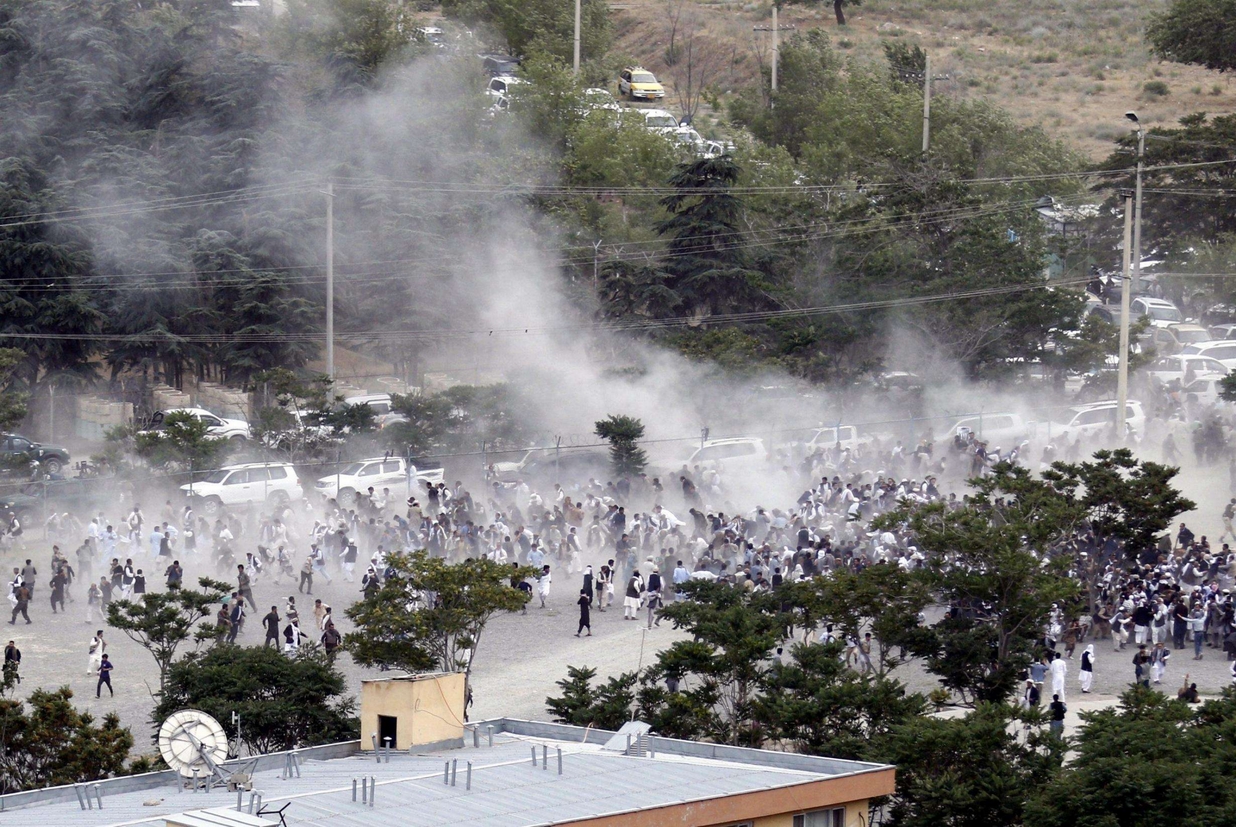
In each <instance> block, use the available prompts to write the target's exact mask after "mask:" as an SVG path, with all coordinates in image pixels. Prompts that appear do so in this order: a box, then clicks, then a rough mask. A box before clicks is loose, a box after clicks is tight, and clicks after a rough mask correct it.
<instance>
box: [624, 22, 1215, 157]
mask: <svg viewBox="0 0 1236 827" xmlns="http://www.w3.org/2000/svg"><path fill="white" fill-rule="evenodd" d="M1165 2H1166V0H1148V2H1134V0H1041V1H1040V2H1036V3H1032V4H1028V3H1025V2H1020V0H866V2H864V3H863V5H862V6H860V7H855V8H853V9H851V10H849V12H848V17H849V25H847V26H845V27H844V28H842V27H838V26H837V25H836V21H835V20H834V19H833V12H832V4H831V3H818V4H814V5H787V6H786V7H784V9H783V11H782V12H781V23H782V25H783V26H784V25H786V24H789V25H792V26H794V27H796V28H798V29H804V28H810V27H815V26H820V27H823V28H825V29H826V30H828V32H829V35H830V37H831V38H832V42H833V44H834V45H835V46H836V47H837V48H838V50H839V51H842V52H843V53H847V54H851V55H853V56H855V57H856V58H858V59H863V60H867V59H869V60H877V59H880V58H881V55H882V44H883V43H884V42H886V41H888V40H891V39H899V40H902V41H905V42H910V43H916V44H918V45H921V46H922V47H923V48H925V49H927V50H928V51H929V52H930V54H931V56H932V74H934V75H948V80H946V81H942V82H939V83H938V84H937V86H936V88H937V90H939V92H940V93H943V94H951V95H960V96H978V97H986V98H990V99H992V100H994V101H996V102H998V103H999V104H1000V105H1002V106H1004V107H1006V108H1008V109H1010V110H1011V111H1012V112H1013V113H1014V114H1015V116H1016V117H1017V118H1018V119H1020V120H1022V121H1023V122H1025V123H1028V124H1038V125H1041V126H1042V127H1043V128H1044V129H1046V130H1047V131H1048V132H1049V133H1051V134H1053V135H1055V136H1057V137H1059V138H1061V139H1063V140H1066V141H1068V142H1069V143H1071V144H1072V145H1074V146H1075V147H1077V149H1078V150H1079V151H1081V152H1083V153H1084V154H1086V155H1087V156H1089V157H1091V158H1094V159H1096V160H1097V159H1099V158H1103V157H1105V156H1106V155H1107V154H1108V153H1109V152H1110V150H1111V139H1112V138H1113V137H1115V136H1116V135H1118V134H1119V133H1120V132H1121V131H1122V130H1124V129H1125V128H1126V125H1125V121H1124V117H1123V115H1124V113H1125V112H1126V111H1128V110H1130V109H1135V110H1137V112H1138V113H1139V115H1140V116H1141V119H1142V122H1143V123H1145V124H1147V125H1150V126H1154V125H1164V126H1172V125H1175V123H1176V122H1177V121H1178V120H1179V119H1180V118H1181V117H1182V116H1184V115H1186V114H1189V113H1192V112H1198V111H1205V112H1208V113H1210V114H1212V115H1213V114H1224V113H1229V112H1233V111H1236V85H1233V82H1232V80H1231V78H1229V77H1224V76H1221V75H1219V74H1218V73H1216V72H1209V71H1207V70H1205V69H1201V68H1197V67H1192V66H1181V65H1178V64H1173V63H1166V62H1163V61H1160V60H1158V59H1156V58H1154V57H1152V56H1151V55H1150V53H1149V51H1148V50H1147V48H1146V45H1145V43H1144V41H1143V39H1142V32H1143V28H1144V24H1145V19H1146V16H1147V15H1148V14H1150V13H1152V12H1153V11H1156V10H1158V9H1160V8H1162V7H1163V6H1164V5H1165ZM613 8H614V14H615V23H616V29H617V35H618V38H617V43H616V50H617V52H619V53H621V54H623V55H626V56H629V57H630V58H631V59H633V60H636V61H638V62H641V63H643V64H644V65H645V66H647V67H648V68H649V69H651V70H653V71H654V72H657V73H658V76H661V75H664V76H665V80H666V82H667V85H668V86H669V87H670V88H671V90H673V89H674V88H675V87H676V86H679V85H681V84H682V83H683V82H684V76H685V75H686V71H685V69H684V67H683V60H682V58H681V55H682V54H683V43H684V42H694V43H695V44H696V52H695V54H696V55H697V56H698V57H697V58H696V60H695V61H694V63H695V66H696V69H697V70H698V69H700V68H702V69H704V70H705V73H706V75H705V76H706V83H707V84H708V85H709V86H712V87H714V88H715V89H717V90H719V91H721V92H722V93H724V92H726V91H728V90H731V89H734V88H736V87H737V86H738V85H740V84H742V83H745V82H750V81H751V80H753V79H754V78H755V77H756V76H757V75H758V72H759V67H760V66H761V65H762V64H763V63H765V62H766V61H767V60H768V55H769V36H768V35H767V34H765V33H760V32H754V31H753V30H752V29H753V27H754V26H766V25H768V23H769V22H770V16H771V6H770V4H768V3H750V2H749V3H741V2H732V1H731V0H722V2H706V0H659V2H658V1H657V0H631V2H622V0H619V2H616V3H614V6H613ZM671 39H672V40H673V42H674V45H675V47H676V52H677V55H678V60H677V61H676V62H674V63H673V65H670V61H668V60H667V58H668V57H670V55H671ZM695 74H696V77H695V78H694V79H693V82H696V81H698V71H696V73H695ZM667 103H668V104H670V108H671V109H674V108H677V107H676V105H675V104H676V101H675V94H674V91H671V92H670V93H669V94H667ZM700 125H701V126H706V124H700Z"/></svg>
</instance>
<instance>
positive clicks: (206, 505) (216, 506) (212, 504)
mask: <svg viewBox="0 0 1236 827" xmlns="http://www.w3.org/2000/svg"><path fill="white" fill-rule="evenodd" d="M222 510H223V500H221V499H219V498H218V497H207V498H206V499H205V500H203V501H202V513H203V514H205V515H206V516H207V517H217V516H218V515H219V512H220V511H222Z"/></svg>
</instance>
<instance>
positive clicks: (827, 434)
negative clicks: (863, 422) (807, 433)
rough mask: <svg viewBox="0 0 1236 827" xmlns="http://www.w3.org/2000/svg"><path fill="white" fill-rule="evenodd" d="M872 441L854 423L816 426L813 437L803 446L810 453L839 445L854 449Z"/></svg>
mask: <svg viewBox="0 0 1236 827" xmlns="http://www.w3.org/2000/svg"><path fill="white" fill-rule="evenodd" d="M871 442H873V439H872V438H871V437H869V436H866V435H863V434H859V432H858V428H857V427H856V426H854V425H829V426H826V427H824V428H816V429H815V430H814V431H813V432H812V434H811V438H810V439H808V440H807V442H806V443H804V445H803V448H804V449H805V450H806V453H807V454H808V455H810V454H814V453H815V452H816V451H827V450H828V449H830V448H833V447H835V446H837V445H840V446H841V447H842V448H848V449H850V450H851V451H853V450H855V449H856V448H858V447H859V446H860V445H869V444H870V443H871Z"/></svg>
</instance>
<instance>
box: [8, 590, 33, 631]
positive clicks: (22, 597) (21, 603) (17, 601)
mask: <svg viewBox="0 0 1236 827" xmlns="http://www.w3.org/2000/svg"><path fill="white" fill-rule="evenodd" d="M13 598H14V600H13V616H12V617H11V618H9V625H10V626H12V625H14V624H16V623H17V616H18V615H19V614H20V615H21V616H22V617H24V618H25V619H26V623H27V625H28V624H30V623H32V622H33V621H31V620H30V612H29V609H30V586H29V585H27V584H26V582H25V581H24V580H23V581H22V583H21V585H19V586H17V587H16V588H15V589H13Z"/></svg>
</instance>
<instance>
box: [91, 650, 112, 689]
mask: <svg viewBox="0 0 1236 827" xmlns="http://www.w3.org/2000/svg"><path fill="white" fill-rule="evenodd" d="M103 684H107V692H108V694H109V695H111V696H112V697H113V698H114V697H116V693H115V691H114V690H113V689H112V662H111V661H110V660H108V657H107V655H104V656H103V660H102V661H100V663H99V682H98V683H97V684H95V687H94V696H95V697H96V698H101V697H103Z"/></svg>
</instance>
